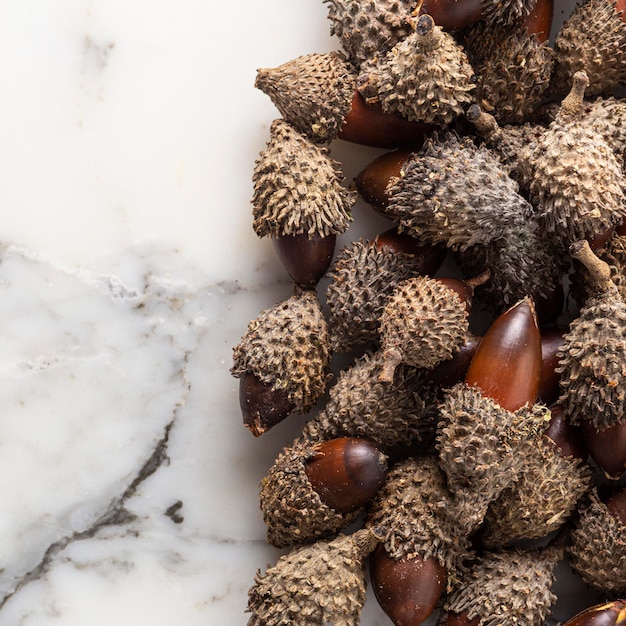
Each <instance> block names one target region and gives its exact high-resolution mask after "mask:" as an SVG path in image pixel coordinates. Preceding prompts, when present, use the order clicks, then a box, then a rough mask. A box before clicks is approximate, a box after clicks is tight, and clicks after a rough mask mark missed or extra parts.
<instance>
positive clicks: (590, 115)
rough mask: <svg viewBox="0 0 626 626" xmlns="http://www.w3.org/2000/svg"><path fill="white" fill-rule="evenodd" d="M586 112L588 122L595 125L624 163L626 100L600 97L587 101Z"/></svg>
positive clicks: (625, 148)
mask: <svg viewBox="0 0 626 626" xmlns="http://www.w3.org/2000/svg"><path fill="white" fill-rule="evenodd" d="M585 114H586V117H585V119H586V120H587V123H588V124H590V125H591V126H593V128H594V129H595V130H596V132H598V133H599V134H600V135H601V136H602V138H603V139H604V140H605V141H606V142H607V144H608V145H609V147H610V148H611V149H612V150H613V152H614V153H615V155H616V156H617V157H618V158H619V159H620V161H621V162H622V163H623V162H624V151H625V150H626V100H624V99H623V98H613V97H609V98H600V97H598V98H596V99H595V100H593V101H591V102H588V103H587V106H586V108H585Z"/></svg>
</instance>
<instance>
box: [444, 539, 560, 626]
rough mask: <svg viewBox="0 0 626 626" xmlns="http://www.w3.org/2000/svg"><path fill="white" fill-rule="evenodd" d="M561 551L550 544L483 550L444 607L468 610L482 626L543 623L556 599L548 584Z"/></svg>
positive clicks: (550, 585)
mask: <svg viewBox="0 0 626 626" xmlns="http://www.w3.org/2000/svg"><path fill="white" fill-rule="evenodd" d="M562 552H563V550H562V549H560V548H555V547H553V546H549V547H547V548H543V549H537V550H521V549H510V550H503V551H499V552H486V553H484V554H483V555H482V556H481V558H480V559H478V560H477V561H476V563H475V564H474V565H473V567H472V569H471V570H470V572H468V574H467V575H466V578H465V580H462V581H461V583H460V585H459V588H458V589H457V590H455V591H453V592H452V594H450V595H449V596H448V598H446V599H445V600H444V610H446V611H451V612H453V613H465V612H467V618H468V620H472V619H474V618H478V619H479V620H480V621H479V624H480V625H481V626H536V625H538V624H543V623H544V622H545V619H546V618H547V617H548V615H549V613H550V608H551V607H552V605H553V604H554V602H555V601H556V595H555V594H554V593H552V591H551V587H552V585H553V583H554V580H555V578H556V577H555V575H554V569H555V567H556V564H557V562H558V561H559V559H560V558H561V556H562Z"/></svg>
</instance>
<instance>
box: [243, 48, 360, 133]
mask: <svg viewBox="0 0 626 626" xmlns="http://www.w3.org/2000/svg"><path fill="white" fill-rule="evenodd" d="M254 86H255V87H257V88H258V89H260V90H261V91H262V92H263V93H265V94H267V95H268V96H269V97H270V99H271V100H272V102H273V103H274V105H275V106H276V108H277V109H278V110H279V111H280V113H281V115H282V116H283V119H285V120H286V121H287V122H289V123H290V124H291V125H292V126H294V128H296V129H297V130H299V131H300V132H301V133H302V134H304V135H306V136H307V137H308V138H309V139H310V140H311V141H313V142H315V143H328V142H330V141H332V140H333V139H335V138H336V137H337V135H338V133H339V129H340V128H341V124H342V123H343V120H344V118H345V117H346V115H347V114H348V111H349V110H350V106H351V104H352V97H353V96H354V91H355V89H356V72H355V70H354V68H353V67H352V65H351V64H350V63H348V61H347V60H346V58H345V57H344V56H343V55H342V54H340V53H338V52H326V53H313V54H306V55H303V56H300V57H297V58H295V59H292V60H291V61H287V62H286V63H283V64H282V65H279V66H278V67H274V68H261V69H259V70H257V76H256V80H255V82H254Z"/></svg>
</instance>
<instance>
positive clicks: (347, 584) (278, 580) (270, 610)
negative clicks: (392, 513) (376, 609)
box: [247, 529, 379, 626]
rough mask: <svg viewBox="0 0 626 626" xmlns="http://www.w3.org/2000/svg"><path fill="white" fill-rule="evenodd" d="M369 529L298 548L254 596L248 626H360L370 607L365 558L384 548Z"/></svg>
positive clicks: (261, 580)
mask: <svg viewBox="0 0 626 626" xmlns="http://www.w3.org/2000/svg"><path fill="white" fill-rule="evenodd" d="M378 541H379V540H378V537H377V535H376V534H375V532H374V531H372V530H369V529H362V530H358V531H356V532H355V533H353V534H352V535H340V536H339V537H337V538H335V539H333V540H332V541H328V542H327V541H318V542H316V543H314V544H312V545H309V546H303V547H301V548H297V549H295V550H293V551H292V552H290V553H289V554H286V555H284V556H282V557H280V558H279V559H278V561H277V562H276V564H275V565H273V566H271V567H268V568H267V570H266V571H265V573H264V574H261V572H260V571H257V574H256V576H255V578H254V585H253V586H252V587H251V588H250V590H249V592H248V608H247V612H249V613H251V617H250V619H249V621H248V626H292V625H294V624H297V625H298V626H324V625H325V624H328V623H332V624H337V626H339V625H341V626H356V625H357V624H358V623H359V618H360V614H361V609H362V608H363V604H364V603H365V567H364V560H365V557H366V556H367V555H368V554H369V553H370V552H371V551H372V550H373V549H374V548H375V547H376V545H377V544H378Z"/></svg>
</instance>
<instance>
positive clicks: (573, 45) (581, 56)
mask: <svg viewBox="0 0 626 626" xmlns="http://www.w3.org/2000/svg"><path fill="white" fill-rule="evenodd" d="M554 52H555V65H554V72H553V90H554V91H556V92H558V93H566V92H567V90H568V89H569V85H570V84H571V81H572V78H573V76H574V74H575V73H576V72H577V71H579V70H584V71H586V72H587V74H588V76H589V81H590V82H589V87H588V88H587V95H588V96H591V95H600V94H610V93H612V92H613V90H614V89H615V87H616V86H617V85H619V84H620V83H622V82H624V80H625V79H626V24H625V23H624V22H623V21H622V17H621V15H620V12H619V11H618V10H617V9H616V7H615V2H614V0H585V1H584V2H580V3H579V4H578V5H577V6H576V7H575V9H574V11H573V12H572V14H571V15H570V17H569V19H567V20H566V21H565V22H564V23H563V25H562V26H561V28H560V30H559V32H558V33H557V35H556V37H555V40H554Z"/></svg>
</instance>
